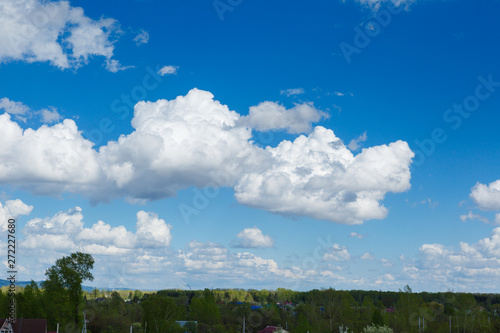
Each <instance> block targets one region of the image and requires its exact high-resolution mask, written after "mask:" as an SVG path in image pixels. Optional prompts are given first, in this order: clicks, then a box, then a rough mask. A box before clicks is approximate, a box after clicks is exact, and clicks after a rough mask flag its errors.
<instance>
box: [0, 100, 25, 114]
mask: <svg viewBox="0 0 500 333" xmlns="http://www.w3.org/2000/svg"><path fill="white" fill-rule="evenodd" d="M0 109H3V110H4V111H5V112H7V113H10V114H14V115H20V116H22V115H24V114H26V113H27V112H29V111H30V108H29V107H27V106H26V105H24V104H23V103H22V102H14V101H11V100H10V99H8V98H7V97H4V98H2V99H0Z"/></svg>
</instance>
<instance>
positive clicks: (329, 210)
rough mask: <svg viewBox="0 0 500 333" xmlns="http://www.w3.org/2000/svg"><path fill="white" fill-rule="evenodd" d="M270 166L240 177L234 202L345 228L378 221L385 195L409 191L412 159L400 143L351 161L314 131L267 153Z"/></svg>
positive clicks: (329, 134) (327, 133)
mask: <svg viewBox="0 0 500 333" xmlns="http://www.w3.org/2000/svg"><path fill="white" fill-rule="evenodd" d="M266 151H267V152H268V153H270V154H271V156H272V162H271V163H269V164H268V166H269V167H268V168H267V169H264V170H259V172H253V173H252V172H249V173H247V174H245V175H244V176H243V177H242V179H241V180H240V181H239V182H238V184H237V185H236V187H235V191H236V193H235V195H236V198H237V199H238V201H239V202H241V203H244V204H246V205H249V206H253V207H258V208H263V209H266V210H269V211H271V212H276V213H280V214H285V215H304V216H312V217H314V218H316V219H323V220H330V221H334V222H338V223H344V224H361V223H363V221H365V220H368V219H382V218H385V217H386V215H387V209H386V208H385V207H384V206H382V205H380V201H382V200H383V199H384V196H385V194H386V193H387V192H395V193H397V192H403V191H406V190H408V189H409V188H410V176H411V175H410V170H409V166H410V163H411V160H412V157H413V156H414V154H413V152H412V151H411V150H410V148H409V146H408V144H407V143H406V142H403V141H397V142H393V143H391V144H389V145H382V146H375V147H371V148H367V149H363V151H362V152H361V153H359V154H358V155H356V156H354V155H353V154H352V153H351V152H350V151H349V150H348V149H347V148H346V147H345V145H344V144H343V143H342V141H341V140H340V139H339V138H337V137H336V136H335V134H334V133H333V131H331V130H329V129H326V128H323V127H321V126H318V127H316V128H315V130H314V132H313V133H311V134H310V135H309V136H307V137H306V136H303V135H301V136H300V137H298V138H297V139H295V141H294V142H290V141H283V142H281V143H280V144H279V145H278V146H277V147H276V148H270V147H267V148H266Z"/></svg>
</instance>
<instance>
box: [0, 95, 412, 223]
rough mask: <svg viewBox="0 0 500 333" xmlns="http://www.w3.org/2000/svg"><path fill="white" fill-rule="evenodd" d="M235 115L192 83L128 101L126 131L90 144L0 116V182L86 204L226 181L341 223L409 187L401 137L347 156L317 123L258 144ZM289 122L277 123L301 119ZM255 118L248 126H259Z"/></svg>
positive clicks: (285, 209) (69, 132)
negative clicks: (177, 92) (185, 89)
mask: <svg viewBox="0 0 500 333" xmlns="http://www.w3.org/2000/svg"><path fill="white" fill-rule="evenodd" d="M275 106H276V105H275ZM302 107H304V108H306V109H309V111H311V108H313V107H312V106H310V105H307V104H305V105H297V106H296V107H295V110H294V111H292V114H295V113H299V114H300V113H301V112H302V111H300V110H299V109H301V108H302ZM257 108H258V107H257ZM283 109H284V108H283ZM54 111H55V110H52V111H50V112H49V114H46V115H45V117H46V119H45V120H46V121H47V122H49V121H55V119H56V118H58V114H55V113H54ZM288 111H290V110H288ZM309 111H307V112H309ZM307 112H306V114H307ZM314 112H315V111H314V110H313V113H314ZM316 115H318V114H316ZM247 117H250V118H252V112H250V115H249V116H247ZM242 118H246V117H241V116H240V115H239V114H238V113H236V112H234V111H231V110H230V109H229V108H228V107H227V106H226V105H223V104H221V103H220V102H218V101H217V100H215V99H214V96H213V95H212V94H211V93H210V92H208V91H202V90H198V89H196V88H195V89H192V90H191V91H189V93H188V94H187V95H185V96H179V97H177V98H175V99H173V100H158V101H156V102H139V103H137V104H136V105H135V108H134V117H133V119H132V127H133V131H132V132H131V133H130V134H127V135H121V136H120V137H119V139H118V140H116V141H110V142H108V143H107V144H106V145H103V146H101V147H100V148H99V150H96V149H94V147H93V146H94V144H93V143H92V142H91V141H89V140H87V139H85V138H84V137H83V136H82V134H81V131H80V130H79V129H78V127H77V126H76V124H75V122H74V121H73V120H69V119H65V120H63V121H62V122H60V123H56V124H54V125H43V126H41V127H39V128H38V129H32V128H28V129H26V130H23V129H22V128H21V127H20V126H19V125H18V124H17V123H16V122H14V121H12V120H11V116H10V115H9V114H8V113H5V114H2V115H0V128H2V136H0V157H1V158H0V182H2V183H4V184H11V185H14V186H17V187H20V188H23V189H26V190H29V191H31V192H33V193H36V194H47V195H58V194H61V193H64V192H70V193H78V194H82V195H85V196H87V197H89V198H90V200H91V201H92V202H99V201H109V200H113V199H115V198H125V199H127V200H129V201H130V202H139V201H144V200H156V199H161V198H165V197H171V196H175V195H176V193H177V191H179V190H182V189H186V188H189V187H197V188H205V187H210V188H215V189H217V188H219V187H226V186H227V187H233V186H234V187H235V195H236V197H237V199H238V201H239V202H240V203H243V204H246V205H249V206H253V207H258V208H263V209H266V210H269V211H271V212H276V213H279V214H284V215H298V216H310V217H313V218H316V219H324V220H329V221H334V222H339V223H345V224H360V223H363V222H364V221H366V220H368V219H381V218H384V217H385V216H386V215H387V209H386V208H385V207H384V206H383V205H382V204H381V201H382V200H383V199H384V196H385V194H386V193H388V192H393V193H397V192H402V191H405V190H407V189H409V187H410V171H409V165H410V163H411V159H412V157H413V153H412V152H411V150H410V149H409V147H408V144H407V143H406V142H402V141H397V142H394V143H391V144H389V145H382V146H375V147H371V148H366V149H363V150H362V152H361V153H359V154H357V155H356V156H354V155H353V153H352V152H351V151H349V150H348V149H347V147H346V146H345V145H344V144H343V142H342V141H341V140H340V139H339V138H337V137H336V136H335V134H334V133H333V132H332V131H331V130H328V129H325V128H323V127H320V126H318V127H316V128H315V129H314V131H313V132H312V133H310V134H309V135H308V136H304V135H301V136H299V137H298V138H297V139H295V140H294V141H293V142H290V141H283V142H281V143H280V144H279V145H278V146H277V147H275V148H272V147H267V148H266V149H263V148H260V147H259V146H257V145H255V144H254V143H253V141H252V130H253V129H254V127H247V126H242V125H241V122H242ZM255 119H258V118H255ZM291 119H292V120H291V121H290V120H287V121H288V123H287V124H283V123H281V125H280V126H289V127H290V128H295V129H297V128H299V127H300V126H304V125H305V126H310V124H307V123H306V122H305V121H302V122H298V121H297V120H296V119H295V120H294V117H292V118H291ZM301 119H302V120H305V119H308V120H310V119H311V118H308V116H306V117H303V118H301ZM246 121H248V118H246ZM257 123H260V120H259V121H257ZM257 123H256V124H254V125H252V126H261V125H262V124H261V123H260V124H257ZM298 123H300V126H299V124H298ZM40 166H43V167H40Z"/></svg>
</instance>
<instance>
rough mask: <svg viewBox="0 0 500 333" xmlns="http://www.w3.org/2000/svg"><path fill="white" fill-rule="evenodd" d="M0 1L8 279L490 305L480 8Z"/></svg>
mask: <svg viewBox="0 0 500 333" xmlns="http://www.w3.org/2000/svg"><path fill="white" fill-rule="evenodd" d="M0 7H1V10H0V43H1V44H2V45H3V46H2V48H1V49H0V78H1V80H0V128H1V132H2V134H1V135H0V203H1V206H0V218H2V219H3V220H4V221H7V219H8V218H9V217H15V218H16V221H17V231H18V234H17V236H18V239H19V241H18V271H19V275H18V279H20V280H30V279H34V280H42V279H44V273H45V270H46V269H47V268H48V267H50V266H51V265H52V264H53V263H54V262H55V260H56V259H57V258H60V257H62V256H64V255H68V254H70V253H72V252H75V251H83V252H87V253H91V254H92V255H93V256H94V258H95V259H96V264H95V269H94V276H95V281H93V282H92V283H90V284H92V285H95V286H97V287H116V288H118V287H120V288H123V287H129V288H142V289H164V288H190V287H192V288H205V287H214V288H232V287H233V288H257V289H263V288H268V289H274V288H277V287H285V288H291V289H297V290H308V289H312V288H321V287H333V288H336V289H381V290H398V289H399V288H403V286H405V285H406V284H409V285H410V286H411V287H412V289H414V290H427V291H437V290H440V291H446V290H454V291H481V292H499V291H500V290H499V289H498V284H497V283H495V282H496V281H497V280H498V277H499V276H500V174H499V169H498V165H500V155H499V154H498V144H499V141H498V123H499V120H500V114H499V112H498V110H499V108H500V97H499V94H500V71H499V65H500V61H499V59H500V47H498V43H497V42H496V40H497V39H498V36H499V32H500V31H499V30H498V28H497V26H498V25H497V24H496V21H497V18H498V15H499V14H500V12H499V11H500V4H499V3H498V1H493V0H482V1H475V2H471V1H461V0H457V1H439V0H427V1H426V0H414V1H411V0H399V1H396V0H387V1H384V0H356V1H355V0H344V1H318V2H314V3H308V4H304V3H303V2H299V1H288V2H287V3H268V2H264V1H251V2H250V1H245V0H216V1H201V2H200V1H197V2H194V1H193V2H190V1H184V2H165V1H155V0H141V1H139V0H137V1H132V0H127V1H123V0H121V1H106V2H104V3H102V2H97V1H71V2H54V1H53V2H50V1H49V2H40V1H39V0H29V1H25V2H23V3H19V2H17V1H13V0H12V1H11V0H8V1H4V2H3V3H2V4H1V5H0ZM1 230H2V233H3V234H4V236H5V237H2V238H3V240H1V241H0V242H1V243H2V246H3V248H6V241H5V240H6V235H7V232H6V226H4V227H3V228H1ZM4 264H6V262H5V263H4Z"/></svg>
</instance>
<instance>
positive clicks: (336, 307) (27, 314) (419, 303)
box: [0, 282, 500, 333]
mask: <svg viewBox="0 0 500 333" xmlns="http://www.w3.org/2000/svg"><path fill="white" fill-rule="evenodd" d="M4 289H5V288H4ZM8 304H9V297H8V295H7V293H6V291H5V290H2V292H1V293H0V309H1V312H0V316H2V317H3V318H5V317H6V315H7V309H8ZM16 304H17V318H46V319H47V320H48V330H49V331H50V330H53V331H55V329H56V325H57V323H60V332H63V333H66V332H81V329H82V320H83V311H85V312H86V317H87V320H89V322H88V323H87V329H88V332H92V333H97V332H109V333H111V332H120V333H128V332H130V327H131V326H132V327H133V332H136V333H138V332H146V331H147V332H185V331H186V328H183V329H181V328H180V327H179V326H178V325H176V323H175V322H176V321H197V322H198V325H197V327H196V326H195V325H192V327H190V328H189V329H190V330H191V331H192V332H200V333H201V332H232V333H234V332H241V331H242V328H243V318H245V323H246V331H247V332H257V331H258V330H260V329H263V328H264V327H266V326H267V325H273V326H281V327H283V328H288V331H289V332H307V331H309V332H311V333H313V332H318V333H319V332H339V326H341V325H343V326H344V328H345V327H346V326H347V327H348V328H349V332H351V331H353V332H355V333H358V332H363V328H365V327H366V326H368V325H370V324H372V323H374V324H376V325H380V326H382V325H387V326H388V327H390V328H392V329H393V331H394V332H419V324H418V323H419V318H420V320H421V322H422V323H423V321H425V332H432V333H439V332H449V330H450V322H451V332H457V333H458V332H460V333H462V332H478V333H487V332H495V333H498V332H500V316H499V314H500V295H498V294H466V293H453V292H442V293H427V292H423V293H414V292H412V290H411V289H410V287H408V286H406V287H404V288H403V290H400V291H399V292H388V291H385V292H384V291H365V290H351V291H343V290H335V289H332V288H330V289H322V290H317V289H314V290H310V291H306V292H300V291H292V290H288V289H281V288H278V289H277V290H274V291H273V290H243V289H228V290H220V289H215V290H209V289H205V290H192V291H191V290H161V291H158V292H154V293H151V292H150V293H143V292H142V291H139V290H135V291H119V292H117V291H114V292H113V291H105V290H95V291H94V292H83V293H82V294H81V298H80V300H79V304H78V314H79V315H78V318H77V319H78V320H77V322H78V323H79V324H78V325H75V321H74V320H73V319H74V318H73V317H72V315H73V313H74V307H73V304H72V298H71V295H70V294H69V293H65V292H64V291H61V290H57V289H56V290H51V289H43V288H41V287H40V286H38V285H37V284H36V283H35V282H32V283H31V284H30V285H28V286H26V287H24V288H19V290H17V293H16ZM422 329H423V328H422V327H421V329H420V332H423V330H422Z"/></svg>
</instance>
